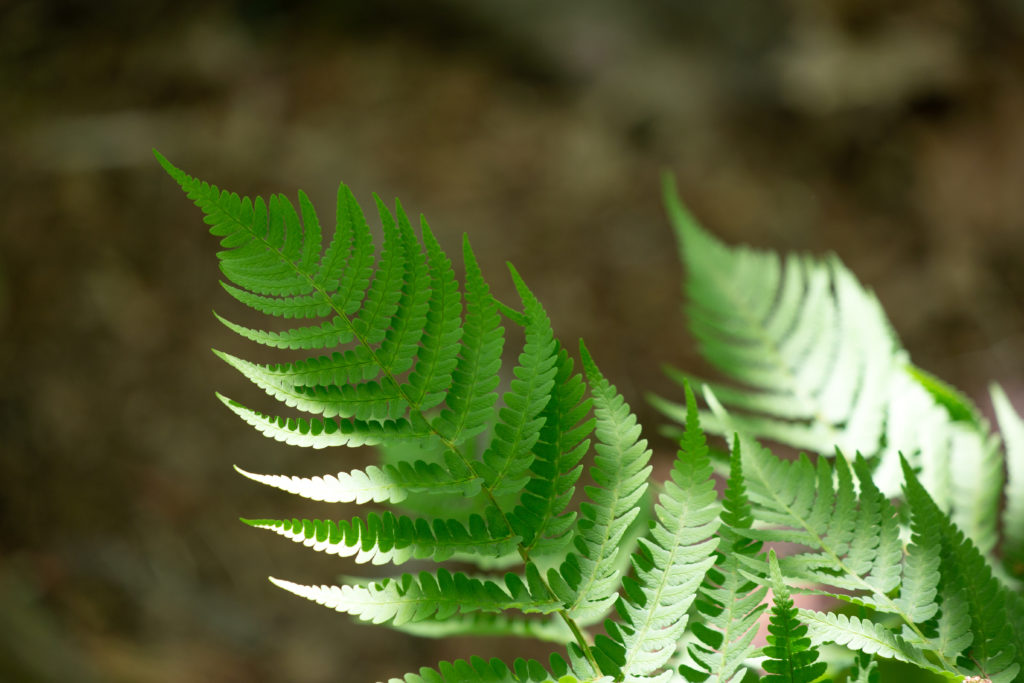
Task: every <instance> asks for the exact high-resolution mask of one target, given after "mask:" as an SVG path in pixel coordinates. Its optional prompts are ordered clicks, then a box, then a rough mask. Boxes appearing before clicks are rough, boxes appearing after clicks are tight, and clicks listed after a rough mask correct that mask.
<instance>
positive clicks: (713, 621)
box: [680, 439, 768, 683]
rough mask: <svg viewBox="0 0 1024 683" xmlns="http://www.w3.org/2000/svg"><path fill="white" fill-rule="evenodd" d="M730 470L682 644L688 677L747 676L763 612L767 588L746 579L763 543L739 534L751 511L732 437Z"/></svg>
mask: <svg viewBox="0 0 1024 683" xmlns="http://www.w3.org/2000/svg"><path fill="white" fill-rule="evenodd" d="M729 462H730V468H729V469H730V472H729V479H728V481H727V482H726V488H725V493H724V495H723V500H722V508H723V509H722V514H721V519H722V527H721V528H720V529H719V532H718V535H719V537H720V538H721V543H720V545H719V547H718V551H717V552H716V558H715V566H714V567H713V568H711V569H710V570H709V571H708V573H707V576H706V577H705V579H704V581H703V583H702V584H701V587H700V594H699V595H698V596H697V599H696V603H695V605H694V606H695V608H696V614H695V615H694V616H695V619H697V621H695V622H694V623H693V624H692V625H691V629H692V631H693V634H694V636H695V640H694V641H693V642H692V643H690V644H689V646H688V647H687V648H686V656H685V658H684V662H683V664H682V665H681V667H680V670H681V672H682V673H683V674H684V675H685V677H686V679H687V680H688V681H692V682H694V683H697V682H700V681H709V680H710V681H716V682H720V683H739V681H742V680H743V679H744V677H745V676H746V674H747V672H748V669H747V668H746V667H745V666H744V665H745V664H746V663H747V661H748V660H749V659H750V658H751V657H753V656H754V654H755V652H756V651H757V647H755V645H754V636H756V635H757V622H758V618H759V617H760V616H761V614H762V613H763V612H764V611H765V605H764V598H765V595H766V594H767V592H768V588H767V587H766V586H764V585H759V583H758V582H756V581H752V580H751V579H750V578H749V574H750V571H751V567H750V564H749V562H750V560H752V559H753V558H756V557H757V556H758V555H759V554H760V551H761V545H762V544H761V543H760V542H759V541H755V540H751V539H749V538H747V537H745V536H743V535H741V532H742V530H746V529H750V528H751V525H752V524H753V521H754V518H753V512H752V508H751V505H750V502H749V501H748V499H747V492H746V484H745V481H744V477H743V457H742V449H741V446H740V443H739V440H738V439H734V442H733V449H732V456H731V457H730V459H729Z"/></svg>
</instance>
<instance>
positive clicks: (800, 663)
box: [761, 550, 827, 683]
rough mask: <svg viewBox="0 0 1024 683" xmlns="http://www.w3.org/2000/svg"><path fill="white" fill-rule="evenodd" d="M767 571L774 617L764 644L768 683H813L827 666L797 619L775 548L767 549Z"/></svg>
mask: <svg viewBox="0 0 1024 683" xmlns="http://www.w3.org/2000/svg"><path fill="white" fill-rule="evenodd" d="M768 570H769V573H770V576H771V584H772V594H773V597H772V616H771V620H770V621H769V623H768V645H766V646H765V647H764V655H765V657H767V659H766V660H765V661H764V662H763V663H762V665H761V666H762V667H763V668H764V670H765V671H766V672H768V675H767V676H765V677H764V678H762V679H761V680H763V681H766V682H767V683H810V681H814V680H817V679H818V678H819V677H821V675H822V674H823V673H825V669H826V668H827V664H825V662H818V661H817V659H818V656H819V654H818V651H817V650H816V649H815V648H814V647H812V646H811V639H810V638H808V637H807V626H806V625H805V624H803V623H801V622H800V621H799V620H798V619H797V610H796V608H795V607H794V606H793V599H792V598H790V597H789V589H788V588H786V584H785V583H784V582H783V580H782V572H781V571H780V570H779V562H778V559H777V558H776V556H775V551H774V550H770V551H768Z"/></svg>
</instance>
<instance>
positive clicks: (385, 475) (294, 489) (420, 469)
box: [235, 461, 483, 504]
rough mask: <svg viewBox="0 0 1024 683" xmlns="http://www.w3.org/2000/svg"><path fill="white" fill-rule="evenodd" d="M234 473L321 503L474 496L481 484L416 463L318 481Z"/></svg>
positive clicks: (475, 480) (348, 473) (273, 475)
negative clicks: (421, 495)
mask: <svg viewBox="0 0 1024 683" xmlns="http://www.w3.org/2000/svg"><path fill="white" fill-rule="evenodd" d="M235 470H236V471H237V472H238V473H239V474H241V475H243V476H245V477H248V478H249V479H252V480H253V481H258V482H260V483H261V484H266V485H267V486H272V487H274V488H276V489H280V490H282V491H287V492H288V493H294V494H296V495H299V496H302V497H303V498H309V499H310V500H317V501H321V502H324V503H358V504H363V503H367V502H371V501H372V502H374V503H383V502H389V503H400V502H402V501H403V500H405V499H406V498H408V497H409V494H410V493H430V494H434V495H442V496H444V495H462V496H467V497H469V496H475V495H476V494H477V493H479V491H480V487H481V485H482V483H483V480H482V479H480V478H479V477H473V476H468V477H464V478H462V479H455V478H453V477H452V475H451V473H449V472H448V470H446V469H445V468H443V467H441V466H440V465H438V464H436V463H426V462H423V461H417V462H413V463H408V462H400V463H398V464H396V465H384V466H383V467H377V466H376V465H370V466H369V467H367V468H366V469H362V470H351V471H349V472H338V474H337V475H333V474H325V475H324V476H322V477H295V476H287V475H279V474H253V473H252V472H246V471H245V470H243V469H241V468H240V467H237V466H236V467H235Z"/></svg>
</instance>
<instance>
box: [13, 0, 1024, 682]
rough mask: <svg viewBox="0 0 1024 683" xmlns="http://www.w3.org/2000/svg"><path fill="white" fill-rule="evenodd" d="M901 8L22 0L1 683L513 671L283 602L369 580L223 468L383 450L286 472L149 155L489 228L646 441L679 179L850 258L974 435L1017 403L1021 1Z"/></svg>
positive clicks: (693, 363) (280, 501) (450, 225)
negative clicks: (276, 578)
mask: <svg viewBox="0 0 1024 683" xmlns="http://www.w3.org/2000/svg"><path fill="white" fill-rule="evenodd" d="M364 5H372V7H373V8H374V9H366V8H365V7H364ZM513 5H514V6H515V9H511V7H512V6H513ZM898 5H899V9H898V10H895V9H891V8H889V4H888V3H882V2H853V1H850V2H846V1H845V0H841V1H837V2H831V3H822V2H812V1H810V0H806V1H801V0H790V1H789V2H759V3H749V4H748V3H740V2H736V1H734V0H721V1H719V2H715V3H696V2H694V3H686V4H684V3H674V2H669V1H668V0H640V1H637V2H631V3H626V2H621V3H613V2H608V1H597V2H563V3H543V2H538V1H536V0H530V1H526V2H521V3H507V2H502V1H501V0H486V1H483V2H470V0H421V1H419V2H414V1H410V2H401V1H400V0H389V1H387V2H379V3H372V4H371V3H360V2H326V1H324V2H320V3H310V4H306V5H303V7H304V9H303V10H301V11H296V10H289V9H286V8H287V7H289V4H288V3H285V2H281V1H276V2H275V0H263V1H261V2H255V3H250V2H241V1H240V0H239V1H238V2H234V3H230V2H216V3H200V2H191V3H190V2H176V3H170V2H151V3H136V2H130V1H129V0H115V1H113V2H109V3H95V2H81V1H74V2H71V1H68V2H7V3H0V162H2V165H0V205H2V207H3V218H2V219H0V221H2V222H0V379H2V382H0V634H3V635H2V636H0V680H3V681H18V682H34V681H126V682H127V681H132V682H136V681H137V682H142V683H164V682H167V683H170V682H172V681H173V682H179V681H208V682H211V683H220V682H223V683H228V682H233V681H254V680H255V681H290V682H295V683H320V682H323V681H344V680H352V681H356V680H375V679H379V678H386V677H388V676H392V675H398V674H400V673H404V672H406V671H411V670H413V669H415V668H416V667H418V666H420V665H424V664H434V663H435V662H436V661H437V660H438V659H439V658H453V657H464V656H468V655H469V654H472V653H480V654H500V655H504V656H505V657H506V658H508V656H509V654H508V652H507V648H506V647H505V645H504V644H501V643H479V642H474V643H471V644H467V643H466V642H462V641H457V642H450V643H445V644H443V645H441V644H438V643H434V642H429V641H417V640H414V639H412V638H405V637H400V636H393V635H392V634H390V633H386V632H385V631H383V630H382V629H377V628H371V627H362V626H358V625H354V624H352V623H351V622H350V620H349V619H347V618H345V617H341V616H339V615H335V614H332V613H328V612H327V610H323V609H322V608H318V607H316V606H314V605H307V604H304V603H302V602H301V601H298V600H296V599H294V598H291V597H290V596H287V595H285V594H283V593H282V592H280V591H277V590H276V589H274V588H273V587H271V586H270V585H269V584H268V583H266V582H265V578H264V577H265V576H266V575H268V574H276V575H280V576H285V577H289V578H294V579H296V580H304V581H308V582H329V581H330V580H331V577H332V576H333V575H334V574H335V573H337V572H342V571H353V570H352V569H351V566H350V565H348V564H346V563H342V564H339V563H338V562H337V561H332V558H324V557H314V556H312V555H311V554H310V553H308V552H302V551H300V550H299V549H298V548H295V547H293V546H291V545H290V544H287V543H285V542H283V541H279V540H278V539H276V538H270V537H267V535H265V534H261V533H259V532H256V531H252V530H247V529H245V528H244V527H242V526H240V525H239V524H238V523H237V521H236V520H237V517H238V516H240V515H259V516H263V515H272V514H279V515H282V516H285V515H287V516H291V515H292V514H298V511H299V510H300V507H298V506H297V505H296V504H295V503H294V502H293V501H291V500H288V499H285V498H283V497H279V496H273V495H271V494H268V493H267V492H265V491H262V490H259V487H256V486H255V485H250V484H249V483H247V482H246V481H244V480H243V479H241V478H240V477H238V476H237V475H235V474H234V473H233V472H232V470H231V468H230V465H231V464H232V463H238V464H240V465H244V466H246V467H248V468H250V469H252V470H255V471H267V472H277V471H287V472H291V473H295V474H299V473H307V474H314V473H316V474H320V473H325V472H329V471H331V470H334V471H337V470H339V469H347V468H348V467H349V466H350V463H351V462H353V458H357V457H362V456H361V455H359V454H356V455H350V454H324V453H316V454H306V453H291V452H286V453H285V454H284V459H283V460H282V451H281V447H278V446H277V445H276V444H272V443H269V442H265V441H264V440H262V439H261V438H260V437H259V436H258V435H257V434H255V433H254V432H251V430H249V429H248V428H247V427H245V426H244V425H242V424H241V423H239V422H238V421H237V419H236V418H234V417H233V416H232V415H230V414H229V413H227V411H225V410H223V409H222V407H221V406H220V404H219V403H218V402H217V401H216V400H215V398H214V397H213V390H214V389H218V390H221V391H223V392H225V393H227V394H229V395H233V396H239V397H253V394H252V390H251V389H250V387H248V386H247V385H246V383H245V382H244V380H242V379H240V378H239V377H237V376H235V375H234V374H233V371H232V370H230V368H227V367H226V366H224V365H223V364H222V363H220V362H219V361H218V360H217V359H216V358H214V357H213V356H212V355H211V354H210V353H209V350H208V349H209V347H211V346H213V347H217V348H224V349H227V350H229V351H230V350H234V351H237V352H241V353H250V354H251V353H252V349H251V347H246V346H244V345H243V344H241V343H240V342H239V341H238V340H236V339H233V338H231V336H230V335H229V333H228V332H227V331H225V330H224V329H222V328H221V327H220V326H219V324H218V323H217V322H216V321H215V320H214V319H213V317H212V316H211V315H210V309H211V308H216V309H218V310H224V311H228V310H237V309H236V308H233V307H232V303H231V302H230V301H229V300H228V298H227V296H226V295H224V294H223V292H222V291H221V290H220V289H219V287H218V285H217V279H218V278H217V271H216V265H215V258H214V249H215V246H214V242H213V240H212V239H211V238H209V236H208V235H207V234H206V233H205V232H204V230H203V226H202V224H201V222H200V219H199V215H198V213H197V212H196V211H195V210H194V208H193V207H192V206H191V205H190V204H189V203H188V202H187V201H186V200H185V199H184V198H183V197H182V196H181V195H180V194H179V193H178V191H177V189H176V188H175V187H174V185H173V183H171V181H170V180H169V179H168V178H166V177H165V176H164V175H163V174H162V172H161V171H160V170H159V169H158V167H157V166H156V164H155V163H154V162H153V160H152V157H151V154H150V148H152V147H157V148H158V149H160V150H161V151H162V152H164V153H165V154H166V155H167V156H168V157H170V158H171V159H172V160H173V161H174V162H175V163H177V164H179V165H181V166H183V167H184V168H186V169H187V170H188V171H190V172H191V173H194V174H196V175H199V176H201V177H203V178H204V179H207V180H210V181H211V182H214V183H217V184H219V185H222V186H227V187H230V188H231V189H234V190H236V191H239V192H244V193H266V192H273V191H284V192H287V193H289V194H292V195H294V192H295V190H296V189H297V188H303V189H305V190H306V191H307V192H308V193H309V194H310V195H311V197H312V198H313V199H314V201H315V202H317V203H318V204H320V205H321V206H323V207H329V206H331V205H332V200H333V192H334V189H335V187H336V183H337V181H339V180H344V181H345V182H347V183H349V184H350V185H351V186H352V187H353V188H354V190H355V192H356V194H357V196H358V197H359V198H360V200H361V201H363V202H364V205H365V206H367V207H368V206H370V193H371V192H372V191H377V192H379V193H381V194H382V196H384V197H385V199H390V198H392V197H394V196H399V197H401V198H402V202H403V204H404V205H405V206H406V207H407V208H408V209H410V210H411V211H413V212H423V213H425V214H426V215H427V216H429V218H430V221H431V225H432V226H433V227H434V229H435V231H436V232H437V233H438V235H439V237H440V239H441V240H442V243H443V244H444V245H446V246H447V247H448V248H451V249H454V248H455V247H456V246H457V245H458V240H459V236H460V235H461V234H462V233H463V232H465V233H468V234H469V235H470V237H471V239H472V241H473V243H474V247H475V249H476V252H477V254H478V256H479V258H480V260H481V263H482V266H483V268H484V271H485V273H486V274H487V275H488V276H489V278H490V280H491V281H492V283H493V285H494V288H495V290H496V291H497V292H498V294H499V296H502V297H504V298H510V297H509V295H510V293H511V284H510V282H509V281H508V278H507V277H506V275H505V271H504V261H506V260H509V261H512V262H513V263H515V265H516V266H517V268H518V269H519V270H520V272H521V273H522V274H523V276H524V277H525V278H526V280H527V282H528V283H530V284H531V286H533V288H534V290H535V291H536V292H537V294H538V295H539V296H540V298H541V300H542V301H543V302H544V303H545V305H546V306H547V308H548V311H549V313H550V314H551V317H552V319H553V320H554V321H555V326H556V330H557V332H558V334H559V335H560V336H561V337H562V338H563V339H567V340H573V339H575V338H577V337H580V336H582V337H585V338H586V339H587V340H588V344H589V345H590V347H591V349H592V351H593V352H594V354H595V355H596V357H597V358H598V359H599V360H600V361H601V363H602V366H603V368H604V370H605V371H606V373H607V374H608V375H610V376H611V377H612V378H613V380H614V381H615V382H616V383H617V384H618V385H619V387H620V388H621V389H622V390H623V391H624V392H625V393H626V395H627V397H628V398H629V399H630V401H631V402H632V404H633V405H634V407H635V409H636V410H637V411H638V412H639V413H640V415H641V418H642V420H643V421H644V422H645V424H647V425H648V431H649V432H651V435H652V436H654V427H655V426H656V425H658V424H659V423H660V422H661V420H660V418H659V417H658V416H657V415H656V414H655V413H654V412H653V411H652V410H651V409H650V408H649V407H648V406H646V404H645V402H644V398H643V395H644V392H646V391H656V392H659V393H662V394H666V395H672V396H678V391H677V390H676V389H675V388H673V387H672V386H671V385H670V384H669V383H668V382H667V380H665V379H664V378H663V377H662V375H661V372H660V366H661V364H662V363H671V364H673V365H676V366H679V367H685V368H692V369H700V368H701V367H702V366H701V365H700V363H699V361H698V359H697V357H696V353H695V350H694V348H693V344H692V341H691V340H690V338H689V337H688V336H687V333H686V329H685V323H684V320H683V318H682V315H681V313H680V310H679V302H680V294H679V286H680V269H679V265H678V259H677V256H676V252H675V245H674V243H673V238H672V235H671V231H670V230H669V228H668V225H667V222H666V220H665V218H664V216H663V213H662V210H661V207H660V199H659V175H660V173H661V172H662V171H663V170H665V169H670V170H672V171H674V172H675V174H676V176H677V178H678V181H679V185H680V190H681V194H682V196H683V197H684V198H685V200H686V201H687V202H688V204H689V205H690V206H691V207H692V208H693V210H694V211H695V213H696V214H697V215H698V216H699V217H700V218H701V219H702V220H703V222H704V223H705V224H706V225H708V226H709V227H710V228H711V229H712V230H713V231H715V232H716V233H717V234H719V235H721V236H722V237H723V238H724V239H726V240H728V241H730V242H749V243H752V244H755V245H758V246H769V247H772V248H776V249H799V250H808V251H812V252H816V253H822V252H825V251H828V250H833V251H835V252H837V253H838V254H839V255H840V256H841V257H842V258H843V260H844V261H845V262H846V263H847V264H848V265H849V266H850V267H851V268H852V269H853V270H854V272H855V273H857V274H858V276H859V277H860V278H861V279H862V280H863V281H864V282H865V283H866V284H868V285H869V286H871V287H873V288H874V289H875V291H876V292H877V293H878V295H879V297H880V299H881V301H882V303H883V305H884V306H885V307H886V309H887V310H888V311H889V313H890V316H891V318H892V320H893V323H894V325H895V327H896V329H897V330H898V332H899V333H900V335H901V337H902V338H903V340H904V342H905V344H906V346H907V347H908V348H909V349H910V351H911V353H912V354H913V357H914V359H915V360H916V361H917V363H918V364H919V365H921V366H923V367H925V368H927V369H929V370H931V371H933V372H935V373H936V374H938V375H940V376H941V377H943V378H944V379H946V380H948V381H951V382H953V383H954V384H956V385H958V386H960V387H962V388H963V389H965V390H966V392H967V393H968V394H969V395H971V396H972V397H974V398H975V399H976V400H978V401H979V403H980V404H982V405H983V406H984V407H985V409H986V410H987V407H988V402H987V398H986V395H985V387H986V384H987V383H988V382H989V381H990V380H992V379H997V380H999V381H1001V382H1002V383H1003V384H1004V386H1006V388H1007V390H1008V391H1009V392H1010V393H1011V397H1013V398H1014V399H1015V400H1016V401H1017V404H1018V407H1020V406H1022V405H1024V354H1022V353H1021V351H1020V350H1021V347H1022V342H1024V308H1022V304H1024V268H1022V266H1024V191H1022V190H1024V40H1022V39H1024V10H1021V9H1020V5H1019V3H1014V2H1011V1H1010V0H1005V1H1000V0H978V1H977V2H974V3H969V4H968V3H959V2H953V1H952V0H920V1H913V0H912V1H911V2H904V3H898ZM659 448H662V449H664V450H665V451H666V452H669V448H670V445H668V444H665V443H663V442H659ZM328 514H333V511H332V512H330V513H328ZM356 571H358V570H356ZM523 652H525V653H529V654H531V655H533V656H537V655H540V654H543V652H542V651H541V650H538V649H536V648H533V649H528V650H524V651H523ZM517 653H518V652H516V653H513V654H517Z"/></svg>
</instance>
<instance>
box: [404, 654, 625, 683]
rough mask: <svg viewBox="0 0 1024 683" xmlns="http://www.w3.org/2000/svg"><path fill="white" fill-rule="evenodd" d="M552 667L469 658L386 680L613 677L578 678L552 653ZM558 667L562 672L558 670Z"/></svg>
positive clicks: (546, 682)
mask: <svg viewBox="0 0 1024 683" xmlns="http://www.w3.org/2000/svg"><path fill="white" fill-rule="evenodd" d="M556 665H557V667H556ZM551 668H552V670H553V671H556V673H555V674H554V675H552V674H550V673H548V671H547V669H545V668H544V665H542V664H541V663H539V662H537V661H534V660H529V661H527V660H524V659H517V660H516V661H515V662H514V663H513V664H512V667H511V668H509V667H508V665H506V664H505V663H504V662H502V661H500V660H498V659H492V660H490V661H486V660H484V659H483V658H481V657H471V658H470V660H469V661H468V662H467V661H465V660H462V659H460V660H458V661H455V662H441V663H440V664H439V665H438V667H437V669H436V670H435V669H429V668H426V667H424V668H422V669H420V670H419V673H416V674H407V675H406V676H404V677H403V678H400V679H399V678H392V679H390V680H389V681H388V683H612V680H613V679H612V678H611V677H610V676H596V677H587V676H585V677H578V676H576V675H574V674H572V673H569V672H567V668H566V666H565V664H564V662H560V661H558V660H556V659H555V657H554V656H552V667H551ZM559 670H560V671H562V672H563V673H561V674H559V673H557V671H559Z"/></svg>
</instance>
